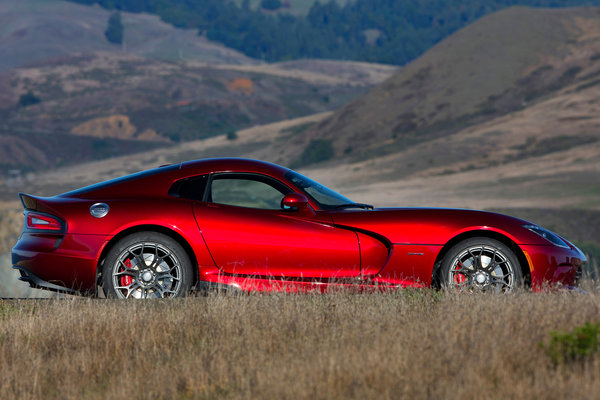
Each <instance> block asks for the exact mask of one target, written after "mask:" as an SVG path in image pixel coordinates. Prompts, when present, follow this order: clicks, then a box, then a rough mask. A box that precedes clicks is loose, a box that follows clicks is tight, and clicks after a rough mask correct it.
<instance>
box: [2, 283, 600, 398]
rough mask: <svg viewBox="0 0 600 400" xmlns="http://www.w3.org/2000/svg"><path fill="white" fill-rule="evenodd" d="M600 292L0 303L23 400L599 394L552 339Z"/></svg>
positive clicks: (592, 318)
mask: <svg viewBox="0 0 600 400" xmlns="http://www.w3.org/2000/svg"><path fill="white" fill-rule="evenodd" d="M599 308H600V291H599V290H598V289H597V288H594V289H592V291H591V294H588V295H583V294H574V293H562V292H554V293H541V294H530V293H518V294H515V295H507V296H487V295H461V296H458V295H453V294H441V293H438V292H433V291H402V292H398V293H388V294H350V293H332V294H326V295H313V294H308V295H281V294H275V295H223V294H211V295H209V296H208V297H191V298H187V299H182V300H176V301H146V302H141V301H106V300H90V299H78V298H77V299H67V300H47V301H0V320H1V321H2V322H1V324H0V359H1V360H2V362H1V363H0V377H1V378H0V393H1V394H2V398H3V399H13V398H20V399H22V398H25V399H27V398H48V399H54V398H61V399H62V398H65V399H80V398H87V399H103V398H131V397H134V398H138V399H163V398H164V399H170V398H180V399H188V398H194V399H195V398H278V399H285V398H293V399H295V398H382V399H385V398H411V399H421V398H446V399H454V398H456V399H482V398H498V399H501V398H518V399H530V398H544V399H553V398H556V399H563V398H590V399H591V398H597V394H598V393H599V392H600V379H599V378H600V355H595V356H593V357H592V358H591V359H590V360H589V361H588V362H586V363H585V364H577V365H568V366H563V367H554V366H553V365H552V363H551V362H550V360H549V358H548V357H547V355H546V354H545V353H544V350H543V349H542V348H541V347H540V346H539V343H540V342H547V341H548V338H549V335H548V334H549V332H550V331H552V330H557V329H560V330H564V329H571V328H572V327H574V326H578V325H581V324H583V323H585V322H597V321H598V320H599V319H600V318H599V313H598V310H599Z"/></svg>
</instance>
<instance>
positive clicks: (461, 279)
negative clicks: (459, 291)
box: [454, 263, 467, 284]
mask: <svg viewBox="0 0 600 400" xmlns="http://www.w3.org/2000/svg"><path fill="white" fill-rule="evenodd" d="M458 265H460V268H459V269H458V271H456V272H458V273H455V274H454V283H458V284H460V283H463V282H464V281H466V280H467V278H466V277H465V275H464V274H461V273H460V270H461V269H462V264H461V263H458Z"/></svg>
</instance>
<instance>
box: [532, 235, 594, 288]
mask: <svg viewBox="0 0 600 400" xmlns="http://www.w3.org/2000/svg"><path fill="white" fill-rule="evenodd" d="M520 247H521V250H523V253H524V254H525V257H526V258H527V263H528V264H529V271H530V273H531V286H532V288H533V289H534V290H541V289H542V288H543V287H544V286H547V285H551V286H567V287H569V286H575V285H576V284H577V280H578V279H579V277H580V276H581V273H582V268H583V265H584V264H585V263H586V261H587V259H586V257H585V255H584V254H583V253H582V252H581V251H580V250H579V249H577V248H576V247H574V246H573V247H571V248H570V249H566V248H562V247H558V246H554V245H543V246H540V245H521V246H520Z"/></svg>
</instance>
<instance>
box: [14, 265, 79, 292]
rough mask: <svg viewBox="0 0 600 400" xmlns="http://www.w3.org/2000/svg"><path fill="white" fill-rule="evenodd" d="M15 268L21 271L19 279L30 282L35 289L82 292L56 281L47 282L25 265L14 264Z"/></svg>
mask: <svg viewBox="0 0 600 400" xmlns="http://www.w3.org/2000/svg"><path fill="white" fill-rule="evenodd" d="M13 268H14V269H17V270H19V272H21V277H20V278H19V280H20V281H23V282H27V283H29V286H31V287H32V288H34V289H46V290H51V291H53V292H60V293H68V294H81V292H78V291H77V290H73V289H69V288H66V287H64V286H59V285H55V284H54V283H50V282H46V281H45V280H43V279H40V277H38V276H35V275H34V274H32V273H31V272H30V271H28V270H26V269H25V268H23V267H19V266H17V265H13Z"/></svg>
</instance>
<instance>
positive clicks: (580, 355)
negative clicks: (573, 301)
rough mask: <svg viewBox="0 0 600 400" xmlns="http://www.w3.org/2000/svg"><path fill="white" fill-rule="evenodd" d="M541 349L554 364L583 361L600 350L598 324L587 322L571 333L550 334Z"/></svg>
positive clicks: (554, 332)
mask: <svg viewBox="0 0 600 400" xmlns="http://www.w3.org/2000/svg"><path fill="white" fill-rule="evenodd" d="M542 347H543V348H544V350H545V351H546V354H547V355H548V356H549V357H550V359H551V360H552V362H553V363H554V364H566V363H572V362H576V361H584V360H586V359H588V358H589V357H591V356H592V355H594V354H596V353H597V352H598V350H599V349H600V322H599V323H595V324H592V323H589V322H587V323H586V324H585V325H583V326H576V327H575V328H573V331H571V332H557V331H553V332H550V341H549V343H548V344H547V345H544V344H543V343H542Z"/></svg>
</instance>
